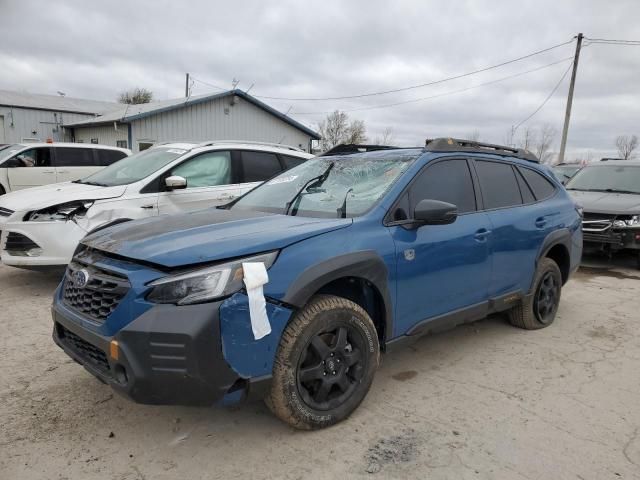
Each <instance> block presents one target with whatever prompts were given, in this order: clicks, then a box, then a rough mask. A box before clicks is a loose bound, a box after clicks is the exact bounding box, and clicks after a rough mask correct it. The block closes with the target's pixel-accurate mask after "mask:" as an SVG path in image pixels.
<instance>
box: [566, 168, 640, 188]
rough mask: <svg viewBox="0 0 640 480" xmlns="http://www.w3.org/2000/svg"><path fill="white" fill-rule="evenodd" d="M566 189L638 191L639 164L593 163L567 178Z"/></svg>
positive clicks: (639, 181)
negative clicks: (596, 164) (569, 178)
mask: <svg viewBox="0 0 640 480" xmlns="http://www.w3.org/2000/svg"><path fill="white" fill-rule="evenodd" d="M567 190H585V191H590V192H620V193H640V166H638V165H629V166H622V165H606V166H605V165H598V166H595V165H594V166H591V167H585V168H583V169H582V170H580V171H579V172H578V173H576V174H575V176H574V177H573V178H572V179H571V180H569V183H567Z"/></svg>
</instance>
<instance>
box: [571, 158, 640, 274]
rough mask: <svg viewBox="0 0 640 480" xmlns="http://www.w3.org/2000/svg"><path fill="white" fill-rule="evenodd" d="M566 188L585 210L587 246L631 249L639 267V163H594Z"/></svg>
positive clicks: (611, 250) (609, 252)
mask: <svg viewBox="0 0 640 480" xmlns="http://www.w3.org/2000/svg"><path fill="white" fill-rule="evenodd" d="M567 190H569V192H570V193H571V195H572V196H573V198H574V199H575V200H576V201H577V202H578V203H580V204H581V205H582V207H583V209H584V220H583V222H582V231H583V235H584V243H585V249H586V250H590V251H593V250H597V251H600V252H604V253H607V254H614V253H615V252H618V251H621V250H628V251H632V252H634V253H635V255H636V258H637V266H638V268H640V162H634V161H629V160H608V161H606V162H600V163H595V164H591V165H589V166H587V167H585V168H583V169H582V170H580V172H578V173H577V174H576V175H575V176H574V177H573V178H572V179H571V180H570V181H569V183H567Z"/></svg>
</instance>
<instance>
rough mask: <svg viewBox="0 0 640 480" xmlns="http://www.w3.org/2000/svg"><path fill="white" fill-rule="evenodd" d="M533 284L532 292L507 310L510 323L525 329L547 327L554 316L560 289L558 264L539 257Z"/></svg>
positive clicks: (560, 277) (560, 281) (560, 276)
mask: <svg viewBox="0 0 640 480" xmlns="http://www.w3.org/2000/svg"><path fill="white" fill-rule="evenodd" d="M533 285H534V289H533V294H532V295H529V296H527V297H526V298H525V299H524V300H523V301H522V303H521V304H520V305H518V306H517V307H514V308H513V309H512V310H511V311H510V312H509V320H510V321H511V324H512V325H515V326H516V327H520V328H525V329H527V330H537V329H539V328H544V327H548V326H549V325H551V324H552V323H553V321H554V320H555V318H556V313H558V306H559V305H560V292H561V289H562V274H561V273H560V268H559V267H558V264H557V263H556V262H554V261H553V260H552V259H550V258H547V257H545V258H542V259H540V262H538V268H537V269H536V273H535V277H534V280H533Z"/></svg>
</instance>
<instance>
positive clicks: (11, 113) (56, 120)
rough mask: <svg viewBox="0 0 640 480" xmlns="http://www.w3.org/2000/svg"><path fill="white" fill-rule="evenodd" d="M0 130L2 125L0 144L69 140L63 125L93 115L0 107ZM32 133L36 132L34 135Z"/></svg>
mask: <svg viewBox="0 0 640 480" xmlns="http://www.w3.org/2000/svg"><path fill="white" fill-rule="evenodd" d="M0 117H3V122H0V128H2V126H1V125H2V123H4V135H3V132H0V139H3V138H4V141H3V142H2V143H18V142H23V141H25V140H27V139H32V138H33V139H37V140H38V141H41V142H44V141H46V140H47V139H48V138H51V139H52V140H54V141H58V142H61V141H65V140H69V139H70V136H69V132H68V131H65V129H63V128H62V126H61V125H62V124H63V123H73V122H79V121H81V120H86V119H89V118H93V117H94V116H93V115H89V114H82V113H67V112H54V111H51V110H34V109H30V108H16V107H2V106H0ZM56 130H57V131H56ZM33 132H36V133H35V134H34V133H33Z"/></svg>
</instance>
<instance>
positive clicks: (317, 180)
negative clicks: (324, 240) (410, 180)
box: [231, 150, 421, 218]
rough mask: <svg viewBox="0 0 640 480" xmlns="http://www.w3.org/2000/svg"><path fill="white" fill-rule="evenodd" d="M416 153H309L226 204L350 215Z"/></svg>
mask: <svg viewBox="0 0 640 480" xmlns="http://www.w3.org/2000/svg"><path fill="white" fill-rule="evenodd" d="M420 154H421V152H419V151H418V152H416V150H407V151H397V150H396V151H392V152H370V153H363V154H358V155H348V156H344V157H342V156H331V157H317V158H312V159H311V160H307V161H306V162H305V163H303V164H301V165H299V166H297V167H295V168H292V169H291V170H287V171H286V172H283V173H281V174H280V175H278V176H277V177H274V178H272V179H271V180H269V181H268V182H266V183H263V184H262V185H261V186H259V187H257V188H256V189H254V190H252V191H251V192H249V193H248V194H247V195H245V196H244V197H242V198H241V199H240V200H238V201H237V202H236V203H235V204H234V205H233V206H232V207H231V208H232V209H236V208H238V209H247V210H258V211H263V212H271V213H288V214H289V215H299V216H306V217H327V218H336V217H338V218H339V217H355V216H358V215H362V214H363V213H365V212H366V211H367V210H369V209H370V208H371V207H373V205H375V203H376V202H377V201H378V200H379V199H380V198H382V196H383V195H384V194H385V193H386V191H387V190H388V189H389V187H390V186H391V184H393V182H394V181H395V180H396V179H397V178H398V177H399V176H400V175H401V174H402V173H403V172H404V171H405V170H406V169H407V168H408V166H409V165H410V164H411V163H412V162H413V161H414V160H415V159H416V158H418V157H419V156H420Z"/></svg>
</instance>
